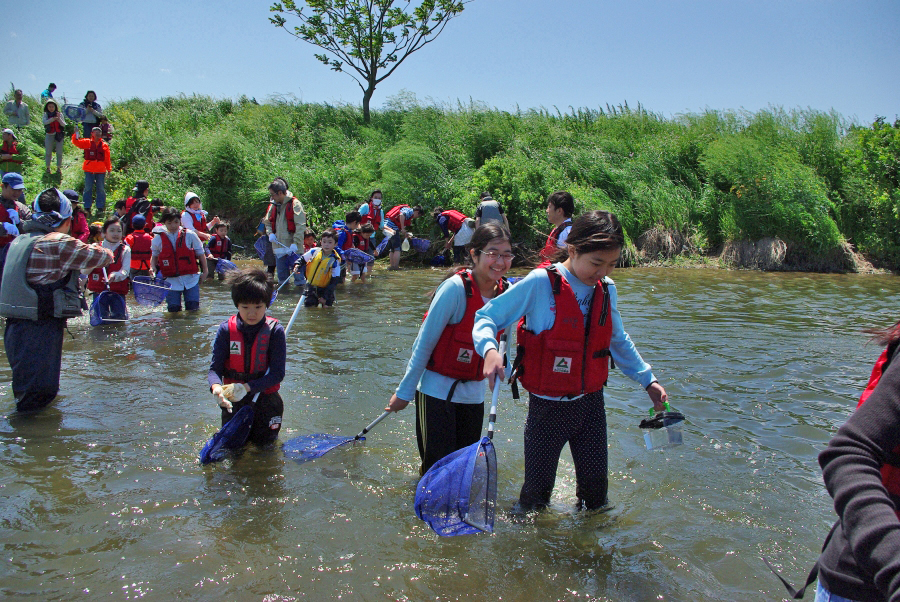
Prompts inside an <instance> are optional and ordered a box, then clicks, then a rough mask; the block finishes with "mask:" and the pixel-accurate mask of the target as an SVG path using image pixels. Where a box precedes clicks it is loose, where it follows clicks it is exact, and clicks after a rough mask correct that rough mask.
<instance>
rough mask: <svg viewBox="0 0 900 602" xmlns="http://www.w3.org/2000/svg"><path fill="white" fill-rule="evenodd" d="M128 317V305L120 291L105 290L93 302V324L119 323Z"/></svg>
mask: <svg viewBox="0 0 900 602" xmlns="http://www.w3.org/2000/svg"><path fill="white" fill-rule="evenodd" d="M127 319H128V306H127V305H126V304H125V297H123V296H122V295H119V294H118V293H113V292H110V291H103V292H101V293H100V294H99V295H97V296H96V297H94V302H93V303H91V310H90V320H91V326H100V325H101V324H119V323H121V322H124V321H125V320H127Z"/></svg>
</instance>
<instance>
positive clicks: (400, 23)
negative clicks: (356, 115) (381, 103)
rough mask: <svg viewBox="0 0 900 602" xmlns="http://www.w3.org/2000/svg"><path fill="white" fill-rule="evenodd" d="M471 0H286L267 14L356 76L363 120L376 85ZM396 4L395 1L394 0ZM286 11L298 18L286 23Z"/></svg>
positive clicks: (323, 58)
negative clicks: (295, 23) (291, 24)
mask: <svg viewBox="0 0 900 602" xmlns="http://www.w3.org/2000/svg"><path fill="white" fill-rule="evenodd" d="M469 1H471V0H463V1H458V0H422V1H421V2H419V3H418V4H415V3H414V2H413V1H412V0H303V1H301V2H299V3H298V2H295V1H294V0H282V1H281V2H276V3H274V4H273V5H272V7H271V8H270V9H269V10H270V11H271V12H273V13H275V16H273V17H270V18H269V20H270V21H271V22H272V23H273V24H274V25H275V26H276V27H281V28H282V29H284V30H285V31H287V32H288V33H289V34H291V35H292V36H294V37H296V38H298V39H301V40H303V41H305V42H309V43H310V44H313V45H315V46H318V47H319V48H321V49H322V50H324V51H325V52H324V53H322V54H316V55H315V57H316V58H317V59H319V60H320V61H322V62H323V63H324V64H326V65H328V66H329V67H331V68H332V69H333V70H334V71H341V72H343V73H346V74H347V75H349V76H350V77H352V78H353V79H354V80H355V81H356V83H357V84H358V85H359V87H360V88H361V89H362V91H363V120H364V121H365V122H366V123H369V101H370V100H371V99H372V94H374V92H375V86H377V85H378V84H379V83H381V82H382V81H384V80H385V79H387V78H388V77H390V75H391V74H392V73H393V72H394V70H395V69H396V68H397V67H399V66H400V63H402V62H403V61H404V60H406V57H408V56H409V55H411V54H412V53H413V52H415V51H417V50H419V49H420V48H422V47H423V46H425V45H426V44H428V43H429V42H433V41H434V40H435V38H437V37H438V36H439V35H440V34H441V32H442V31H444V27H446V26H447V23H449V22H450V20H451V19H452V18H453V17H456V16H457V15H459V14H460V13H461V12H462V11H463V6H464V5H465V4H467V3H468V2H469ZM395 5H396V6H395ZM285 15H288V16H294V17H296V18H298V19H300V25H298V26H296V27H294V28H293V31H291V29H289V28H288V25H287V19H286V18H285Z"/></svg>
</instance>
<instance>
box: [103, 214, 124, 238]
mask: <svg viewBox="0 0 900 602" xmlns="http://www.w3.org/2000/svg"><path fill="white" fill-rule="evenodd" d="M113 224H119V225H122V222H120V221H119V218H117V217H111V218H109V219H108V220H106V221H105V222H103V227H102V228H100V231H101V232H103V233H104V234H106V231H107V230H108V229H109V227H110V226H112V225H113Z"/></svg>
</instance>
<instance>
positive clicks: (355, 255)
mask: <svg viewBox="0 0 900 602" xmlns="http://www.w3.org/2000/svg"><path fill="white" fill-rule="evenodd" d="M344 258H345V259H346V260H347V261H349V262H351V263H369V262H370V261H375V258H374V257H373V256H371V255H369V254H368V253H365V252H363V251H360V250H359V249H355V248H353V247H351V248H349V249H345V250H344Z"/></svg>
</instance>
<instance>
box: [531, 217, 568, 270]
mask: <svg viewBox="0 0 900 602" xmlns="http://www.w3.org/2000/svg"><path fill="white" fill-rule="evenodd" d="M571 225H572V220H570V219H566V221H564V222H563V223H561V224H560V225H558V226H557V227H555V228H553V231H552V232H551V233H550V236H548V237H547V242H545V243H544V248H543V249H541V257H542V258H544V259H551V258H552V257H553V256H554V255H556V252H557V251H558V250H559V247H558V246H557V245H556V241H557V240H559V235H560V234H561V233H562V231H563V230H565V229H566V228H567V227H568V226H571ZM538 267H547V266H544V265H541V266H538Z"/></svg>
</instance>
